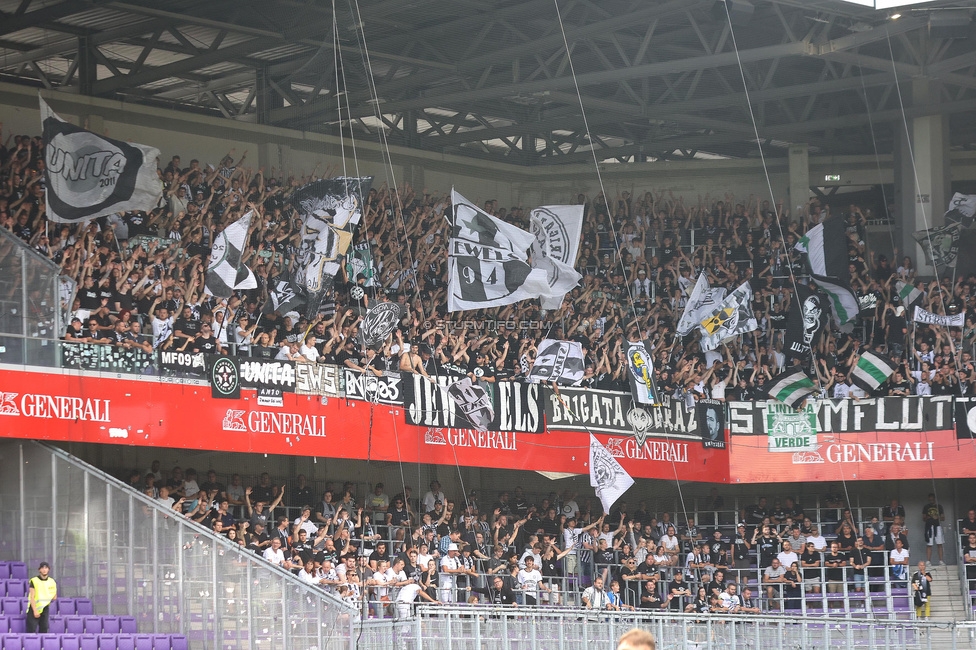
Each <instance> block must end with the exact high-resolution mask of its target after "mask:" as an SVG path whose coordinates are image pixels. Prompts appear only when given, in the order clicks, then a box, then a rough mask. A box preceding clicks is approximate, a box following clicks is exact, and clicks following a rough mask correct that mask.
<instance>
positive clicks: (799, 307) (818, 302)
mask: <svg viewBox="0 0 976 650" xmlns="http://www.w3.org/2000/svg"><path fill="white" fill-rule="evenodd" d="M825 308H826V305H825V304H824V301H823V299H822V298H821V297H820V295H819V294H817V293H814V292H813V291H810V289H809V287H806V286H804V285H802V284H799V285H797V287H796V292H795V293H794V294H793V301H792V302H791V303H790V313H789V315H788V316H787V319H786V340H785V347H784V350H783V352H785V353H786V354H787V355H789V356H791V357H803V356H805V355H808V354H810V348H811V347H812V346H813V343H814V341H815V340H816V338H817V334H819V333H820V329H821V327H822V326H823V323H824V320H825V318H824V316H825V314H824V311H825Z"/></svg>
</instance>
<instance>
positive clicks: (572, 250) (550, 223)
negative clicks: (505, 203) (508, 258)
mask: <svg viewBox="0 0 976 650" xmlns="http://www.w3.org/2000/svg"><path fill="white" fill-rule="evenodd" d="M529 227H530V228H531V230H532V234H533V235H535V243H534V244H533V245H532V249H531V251H530V252H531V253H532V268H534V269H542V270H544V271H545V272H546V278H547V280H548V282H549V294H548V295H544V296H542V297H541V298H540V303H541V306H542V308H543V309H559V307H560V306H562V304H563V298H565V297H566V294H567V293H569V292H570V291H571V290H572V289H573V287H575V286H576V285H577V284H579V281H580V279H581V278H582V277H583V276H582V275H580V274H579V273H578V272H577V271H576V269H575V268H573V264H574V263H575V262H576V253H577V252H578V251H579V243H580V234H581V233H582V231H583V206H582V205H544V206H542V207H538V208H536V209H535V210H533V211H532V212H531V214H530V215H529Z"/></svg>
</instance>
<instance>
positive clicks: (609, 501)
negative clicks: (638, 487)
mask: <svg viewBox="0 0 976 650" xmlns="http://www.w3.org/2000/svg"><path fill="white" fill-rule="evenodd" d="M633 484H634V479H633V478H632V477H631V476H630V474H628V473H627V470H625V469H624V468H623V467H621V466H620V463H618V462H617V459H616V458H614V457H613V455H612V454H611V453H610V452H609V451H608V450H607V448H606V447H604V446H603V445H602V444H601V443H600V441H599V440H597V439H596V436H594V435H593V434H592V433H591V434H590V487H592V488H595V489H596V495H597V497H599V499H600V503H601V504H603V512H605V513H607V514H609V513H610V508H611V507H613V504H614V503H616V502H617V499H619V498H620V497H621V496H622V495H623V493H624V492H626V491H627V490H629V489H630V486H631V485H633Z"/></svg>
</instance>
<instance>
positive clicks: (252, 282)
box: [206, 212, 258, 298]
mask: <svg viewBox="0 0 976 650" xmlns="http://www.w3.org/2000/svg"><path fill="white" fill-rule="evenodd" d="M250 227H251V212H248V213H247V214H245V215H244V216H243V217H241V218H240V219H238V220H237V221H235V222H234V223H232V224H230V225H229V226H227V227H226V228H224V229H223V230H222V231H220V234H219V235H217V236H216V237H215V238H214V243H213V248H211V249H210V262H209V263H208V264H207V281H206V291H207V293H209V294H210V295H211V296H214V297H215V298H230V297H231V295H232V294H233V293H234V291H235V290H236V289H254V288H256V287H257V286H258V281H257V278H255V277H254V272H253V271H251V269H249V268H247V266H245V265H244V264H243V263H242V262H241V257H242V255H243V253H244V245H245V244H246V243H247V231H248V229H249V228H250Z"/></svg>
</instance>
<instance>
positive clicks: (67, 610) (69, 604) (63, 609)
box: [51, 598, 78, 616]
mask: <svg viewBox="0 0 976 650" xmlns="http://www.w3.org/2000/svg"><path fill="white" fill-rule="evenodd" d="M55 603H56V604H57V606H58V614H60V615H61V616H74V615H75V614H76V613H77V611H78V610H77V609H76V608H75V599H74V598H58V599H57V600H55V601H54V602H53V603H51V604H52V605H54V604H55Z"/></svg>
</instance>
